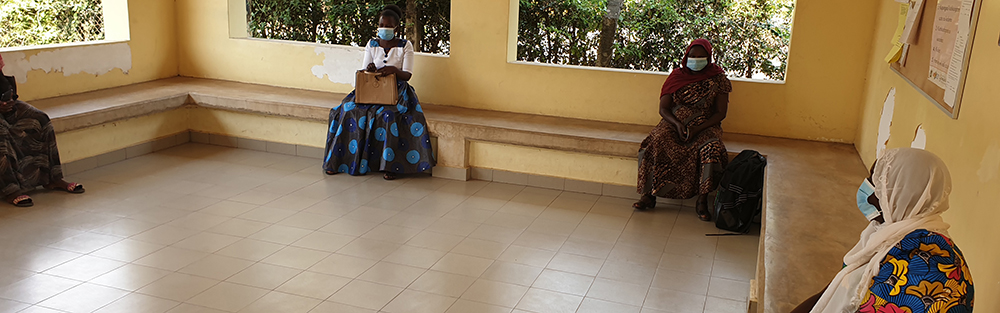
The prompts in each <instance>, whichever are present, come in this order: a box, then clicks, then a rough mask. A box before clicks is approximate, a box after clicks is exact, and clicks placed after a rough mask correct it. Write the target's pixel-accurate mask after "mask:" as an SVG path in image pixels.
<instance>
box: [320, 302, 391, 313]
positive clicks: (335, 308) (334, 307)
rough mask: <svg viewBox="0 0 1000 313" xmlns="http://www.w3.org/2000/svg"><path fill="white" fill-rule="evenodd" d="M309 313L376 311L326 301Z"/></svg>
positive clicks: (365, 312) (364, 312)
mask: <svg viewBox="0 0 1000 313" xmlns="http://www.w3.org/2000/svg"><path fill="white" fill-rule="evenodd" d="M309 313H376V310H369V309H365V308H359V307H356V306H350V305H346V304H343V303H336V302H331V301H324V302H323V303H320V304H319V305H317V306H316V308H315V309H313V310H312V311H309Z"/></svg>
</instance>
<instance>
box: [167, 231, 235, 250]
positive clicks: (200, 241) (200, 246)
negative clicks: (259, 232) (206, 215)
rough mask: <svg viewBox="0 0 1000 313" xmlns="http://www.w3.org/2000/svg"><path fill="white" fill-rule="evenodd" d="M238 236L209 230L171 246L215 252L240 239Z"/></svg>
mask: <svg viewBox="0 0 1000 313" xmlns="http://www.w3.org/2000/svg"><path fill="white" fill-rule="evenodd" d="M240 239H242V238H240V237H236V236H230V235H222V234H215V233H209V232H203V233H200V234H197V235H194V236H191V237H188V238H187V239H184V240H181V241H179V242H177V243H175V244H173V245H171V246H172V247H177V248H182V249H188V250H194V251H201V252H206V253H215V252H216V251H219V250H221V249H222V248H225V247H227V246H229V245H231V244H233V243H235V242H237V241H240Z"/></svg>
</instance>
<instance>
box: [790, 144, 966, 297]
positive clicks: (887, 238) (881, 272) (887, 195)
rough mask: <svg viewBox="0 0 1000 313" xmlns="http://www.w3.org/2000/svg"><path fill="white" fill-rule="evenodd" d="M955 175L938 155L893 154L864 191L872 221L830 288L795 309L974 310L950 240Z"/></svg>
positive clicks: (863, 206) (862, 201)
mask: <svg viewBox="0 0 1000 313" xmlns="http://www.w3.org/2000/svg"><path fill="white" fill-rule="evenodd" d="M950 193H951V175H950V174H949V173H948V168H947V167H946V166H945V164H944V162H943V161H941V159H939V158H938V157H937V156H935V155H934V154H932V153H930V152H927V151H924V150H920V149H913V148H903V149H894V150H889V151H886V152H885V154H884V155H883V156H882V157H881V158H879V159H878V160H877V161H876V162H875V164H874V165H873V166H872V170H871V174H870V176H869V177H868V178H867V179H865V180H864V181H863V182H862V183H861V187H860V188H858V196H857V203H858V208H859V209H860V210H861V214H863V215H864V216H865V218H866V219H868V220H869V221H870V223H869V224H868V228H866V229H865V230H864V231H863V232H861V240H859V241H858V244H857V245H855V246H854V248H853V249H851V251H849V252H847V255H845V256H844V267H843V268H842V269H841V270H840V272H839V273H837V276H836V277H834V278H833V281H832V282H831V283H830V285H829V286H828V287H826V289H825V290H824V291H822V292H820V293H819V294H817V295H815V296H813V297H811V298H809V299H807V300H806V301H804V302H803V303H802V304H801V305H799V306H798V307H797V308H795V309H794V310H792V312H793V313H805V312H814V313H856V312H861V313H883V312H885V313H904V312H905V313H932V312H933V313H969V312H972V306H973V302H974V301H973V300H974V294H975V292H974V288H973V284H972V275H971V273H970V272H969V265H968V264H967V263H966V262H965V256H964V255H963V254H962V250H959V249H958V246H957V245H956V244H955V242H954V241H952V240H951V238H949V237H948V228H949V225H948V223H945V222H944V219H942V218H941V213H944V212H945V211H947V210H948V195H949V194H950Z"/></svg>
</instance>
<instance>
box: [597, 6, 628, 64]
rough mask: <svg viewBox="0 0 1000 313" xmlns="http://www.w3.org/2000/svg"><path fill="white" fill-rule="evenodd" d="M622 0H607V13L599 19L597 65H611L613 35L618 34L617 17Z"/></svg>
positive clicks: (613, 44) (613, 43)
mask: <svg viewBox="0 0 1000 313" xmlns="http://www.w3.org/2000/svg"><path fill="white" fill-rule="evenodd" d="M622 2H624V0H608V13H607V14H605V15H604V19H603V20H602V21H601V37H600V41H599V42H598V45H597V66H600V67H611V58H612V57H613V56H614V47H615V37H617V36H618V17H619V15H621V11H622Z"/></svg>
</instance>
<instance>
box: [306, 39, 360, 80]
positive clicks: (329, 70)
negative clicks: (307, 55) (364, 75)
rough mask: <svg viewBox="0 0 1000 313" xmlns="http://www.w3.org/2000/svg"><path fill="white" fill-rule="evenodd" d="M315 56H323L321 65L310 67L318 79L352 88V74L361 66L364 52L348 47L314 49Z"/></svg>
mask: <svg viewBox="0 0 1000 313" xmlns="http://www.w3.org/2000/svg"><path fill="white" fill-rule="evenodd" d="M316 55H324V56H325V58H324V59H323V64H322V65H315V66H313V67H312V73H313V75H315V76H316V77H318V78H323V77H324V76H326V78H327V79H329V80H330V81H331V82H334V83H338V84H350V85H351V86H354V73H355V72H357V70H360V69H361V68H362V67H363V66H362V64H361V63H363V62H364V59H365V51H364V50H360V49H357V48H353V47H351V48H348V47H316Z"/></svg>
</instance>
